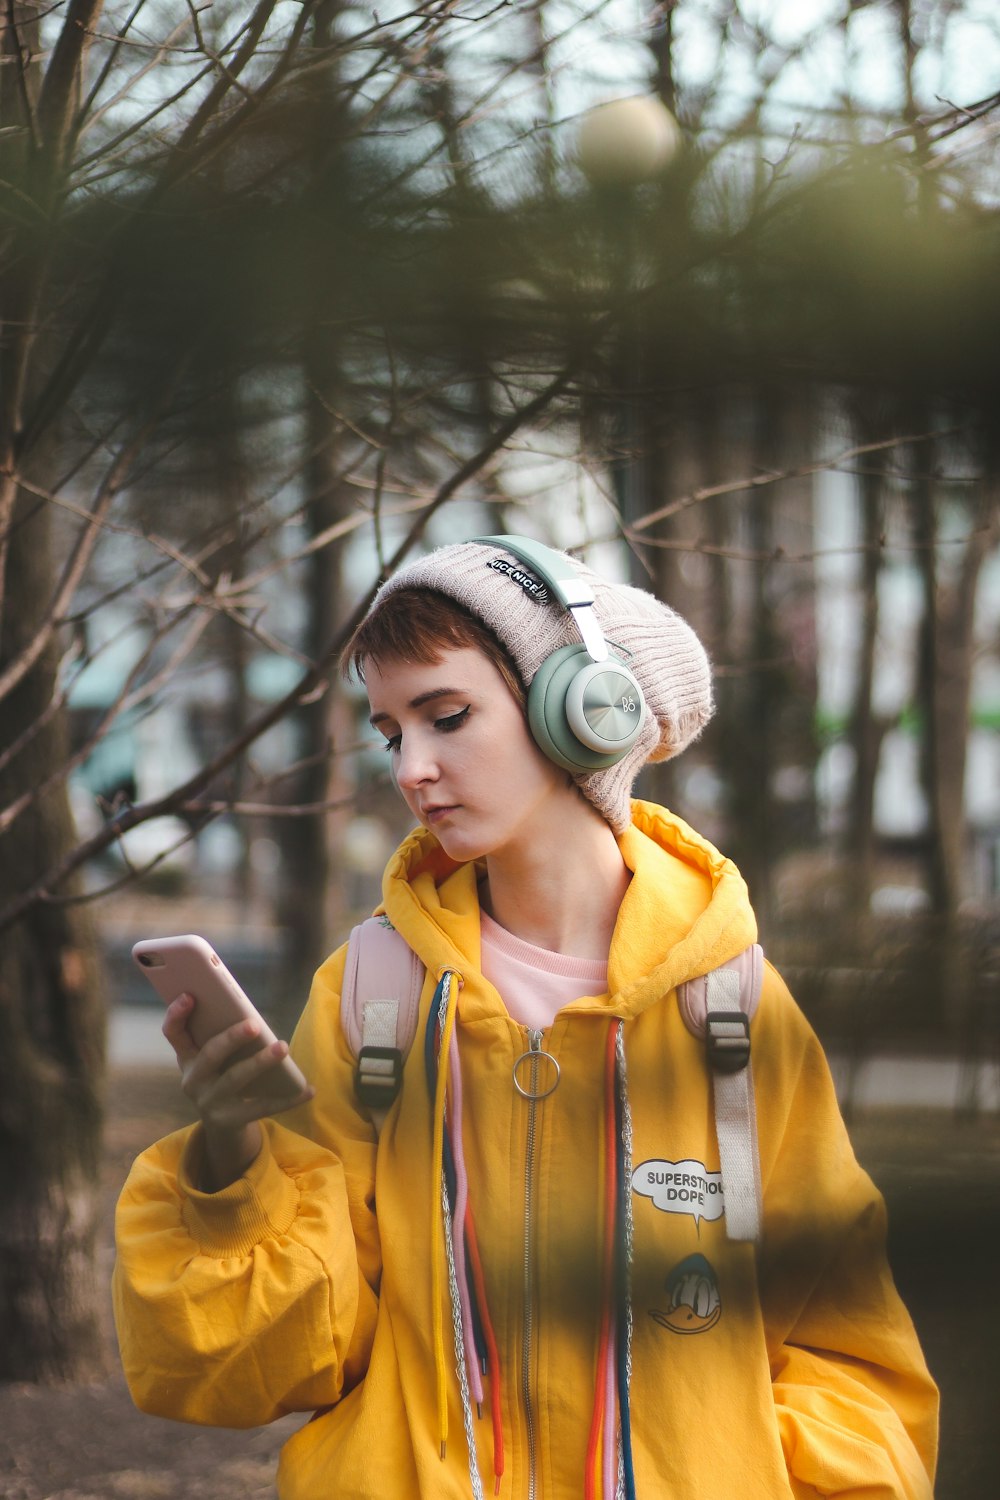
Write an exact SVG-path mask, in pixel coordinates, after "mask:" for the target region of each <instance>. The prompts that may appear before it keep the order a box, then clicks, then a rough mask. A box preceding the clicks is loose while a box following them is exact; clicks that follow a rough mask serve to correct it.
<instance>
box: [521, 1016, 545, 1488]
mask: <svg viewBox="0 0 1000 1500" xmlns="http://www.w3.org/2000/svg"><path fill="white" fill-rule="evenodd" d="M528 1050H529V1052H530V1054H531V1057H530V1061H529V1075H528V1076H529V1083H528V1088H527V1090H525V1091H524V1092H525V1095H526V1098H527V1102H528V1137H527V1143H526V1145H525V1151H524V1286H523V1292H524V1322H523V1326H522V1329H521V1396H522V1399H523V1401H524V1419H525V1429H526V1432H527V1437H528V1500H535V1467H536V1454H535V1413H534V1407H533V1405H532V1398H531V1349H532V1337H533V1334H534V1326H533V1325H534V1316H533V1297H534V1278H533V1276H532V1269H533V1266H532V1262H533V1257H532V1242H533V1240H534V1206H535V1111H536V1109H537V1107H538V1098H537V1095H538V1058H539V1054H540V1053H541V1050H542V1033H541V1032H540V1031H529V1032H528Z"/></svg>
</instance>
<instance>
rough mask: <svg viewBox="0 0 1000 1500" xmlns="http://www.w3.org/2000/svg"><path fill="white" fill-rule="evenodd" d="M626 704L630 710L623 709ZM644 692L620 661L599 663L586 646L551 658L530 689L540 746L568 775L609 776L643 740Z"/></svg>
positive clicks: (573, 647)
mask: <svg viewBox="0 0 1000 1500" xmlns="http://www.w3.org/2000/svg"><path fill="white" fill-rule="evenodd" d="M623 700H625V702H626V703H627V704H628V705H631V706H624V707H623ZM644 717H645V703H644V701H643V697H642V689H641V688H640V687H639V684H638V682H637V681H636V680H635V677H634V676H633V675H632V673H631V672H630V671H629V670H628V668H627V667H625V666H623V665H622V663H621V662H619V661H617V660H616V659H615V658H614V657H609V658H608V659H607V660H606V661H603V662H595V661H594V660H593V658H592V657H591V655H590V653H589V652H588V651H587V649H586V647H585V646H583V645H582V644H581V645H571V646H561V647H560V648H559V650H558V651H553V653H552V655H551V656H548V657H546V659H545V661H543V662H542V664H541V666H540V667H539V668H538V671H537V672H536V673H535V675H534V677H533V678H532V679H531V686H530V687H529V689H528V725H529V728H530V729H531V733H532V735H533V737H534V740H535V743H536V744H537V745H538V747H539V749H540V750H541V751H542V752H543V754H545V755H547V756H548V758H549V760H551V761H554V762H555V764H556V765H557V766H562V768H563V770H565V771H573V772H576V773H586V772H588V771H604V770H607V769H608V767H609V766H614V765H617V764H618V762H619V761H620V760H622V759H624V757H625V756H626V755H627V754H628V752H629V750H631V748H632V746H633V745H634V744H635V742H636V740H637V739H638V737H639V732H640V730H641V729H642V724H643V720H644Z"/></svg>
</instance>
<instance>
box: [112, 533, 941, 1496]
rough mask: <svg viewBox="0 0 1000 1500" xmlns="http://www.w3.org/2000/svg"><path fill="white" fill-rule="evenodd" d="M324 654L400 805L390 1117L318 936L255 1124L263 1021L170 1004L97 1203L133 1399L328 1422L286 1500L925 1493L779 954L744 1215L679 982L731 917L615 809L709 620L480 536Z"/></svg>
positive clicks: (899, 1342) (737, 894)
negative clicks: (747, 1215) (200, 1031)
mask: <svg viewBox="0 0 1000 1500" xmlns="http://www.w3.org/2000/svg"><path fill="white" fill-rule="evenodd" d="M346 658H347V662H348V665H349V666H352V667H353V668H354V669H355V670H356V671H358V672H359V674H360V675H361V676H362V678H363V680H364V683H365V686H366V689H367V692H368V697H369V700H370V704H371V721H372V724H373V726H374V727H375V728H376V729H377V730H378V732H379V733H380V734H381V735H382V736H383V737H384V739H385V742H386V749H387V751H388V754H389V760H390V765H391V766H392V768H393V774H394V777H395V780H396V783H397V785H398V787H399V791H400V793H401V795H402V796H403V798H404V800H405V801H406V804H407V806H408V808H409V810H410V812H411V814H412V815H413V817H414V819H415V820H416V822H417V824H418V825H419V826H418V828H417V829H416V830H415V832H414V833H413V834H411V835H410V837H409V838H408V839H406V840H405V842H404V843H403V845H402V846H401V848H400V849H399V850H398V851H397V853H396V854H395V855H394V857H393V858H392V860H391V861H390V863H389V865H388V867H387V869H386V873H385V878H384V885H383V907H382V910H383V912H384V915H385V919H386V921H387V923H389V924H391V926H392V927H393V928H395V930H396V931H397V933H398V934H399V935H400V936H401V938H402V939H405V942H406V943H407V944H408V945H409V948H410V949H412V951H413V952H414V953H415V954H416V955H417V957H418V958H419V960H420V961H421V963H422V964H423V965H424V966H425V970H426V977H425V979H424V982H423V989H422V994H421V1002H420V1018H419V1025H418V1029H417V1043H416V1045H414V1046H413V1047H412V1049H411V1050H410V1052H409V1054H408V1056H407V1058H406V1063H405V1068H404V1070H403V1082H402V1088H401V1090H400V1092H399V1095H398V1100H397V1102H396V1103H395V1104H394V1106H393V1108H392V1109H391V1111H390V1112H389V1114H388V1118H387V1119H386V1120H385V1123H384V1126H383V1127H382V1129H381V1132H379V1131H377V1129H376V1125H375V1123H374V1122H373V1120H372V1117H371V1115H370V1114H369V1112H368V1111H367V1110H366V1108H365V1107H364V1106H363V1105H362V1104H361V1103H360V1102H359V1100H358V1098H357V1095H356V1092H355V1086H354V1071H355V1059H354V1057H353V1055H352V1052H351V1050H350V1047H349V1045H348V1042H347V1040H346V1038H345V1033H344V1028H343V1026H342V1025H341V1018H340V1000H339V997H340V991H341V988H342V983H343V975H344V964H345V954H344V951H343V950H340V951H338V952H337V953H335V954H334V955H333V956H332V957H331V958H330V959H328V960H327V962H326V963H325V964H324V965H323V967H322V968H321V969H320V970H319V973H318V974H317V976H316V980H315V983H314V986H313V991H312V994H311V997H310V1000H309V1004H308V1006H307V1008H306V1010H305V1012H304V1014H303V1017H302V1020H301V1022H300V1024H299V1026H298V1028H297V1030H296V1035H295V1037H294V1039H293V1044H292V1050H293V1052H294V1054H295V1056H296V1057H297V1059H298V1061H299V1063H300V1065H301V1067H302V1069H303V1071H304V1073H305V1074H306V1076H307V1077H308V1078H309V1079H310V1082H311V1092H310V1093H308V1094H307V1095H305V1096H304V1097H303V1099H302V1100H301V1102H300V1103H299V1104H298V1105H297V1106H296V1107H295V1108H294V1109H293V1110H292V1111H291V1112H289V1113H287V1114H286V1115H284V1116H283V1119H282V1121H281V1122H280V1123H279V1122H277V1121H275V1120H273V1119H267V1118H264V1116H265V1115H266V1114H267V1107H268V1106H267V1103H266V1101H265V1102H264V1103H263V1104H261V1103H251V1102H248V1101H247V1100H246V1099H245V1097H243V1094H242V1092H241V1091H242V1090H245V1087H246V1084H247V1082H248V1080H249V1079H250V1078H251V1077H256V1075H257V1074H258V1073H259V1072H261V1071H266V1069H267V1068H268V1067H269V1066H270V1065H271V1064H272V1063H273V1062H274V1061H275V1060H276V1058H277V1056H278V1055H279V1054H280V1053H281V1051H282V1047H281V1045H280V1044H279V1046H278V1047H277V1048H276V1049H275V1051H274V1054H273V1055H272V1054H265V1055H258V1057H257V1058H255V1059H251V1060H249V1061H245V1062H241V1063H238V1064H237V1065H235V1066H234V1067H232V1069H231V1070H228V1071H227V1069H226V1064H227V1062H228V1060H229V1058H230V1055H231V1053H232V1052H233V1051H234V1050H235V1049H236V1048H237V1047H238V1046H239V1045H240V1043H241V1042H242V1041H243V1040H245V1037H244V1035H243V1034H242V1032H241V1030H240V1028H233V1031H232V1032H231V1033H229V1034H226V1035H224V1036H223V1037H221V1038H216V1039H214V1040H213V1041H212V1042H211V1043H209V1044H208V1045H206V1046H205V1047H204V1048H203V1049H202V1050H201V1051H200V1052H199V1051H198V1050H197V1049H196V1048H195V1047H194V1045H193V1043H192V1042H191V1040H190V1037H189V1036H188V1033H187V1030H186V1020H187V1016H188V1014H189V1008H190V1003H191V1002H190V1001H189V1000H187V999H183V1000H179V1001H177V1002H175V1003H174V1004H173V1005H172V1006H171V1007H170V1009H169V1010H168V1013H167V1018H166V1021H165V1023H164V1032H165V1034H166V1036H167V1038H168V1040H169V1041H170V1042H171V1043H172V1045H173V1046H174V1048H175V1050H176V1052H177V1056H178V1060H179V1063H180V1067H181V1071H182V1074H183V1078H184V1086H185V1088H186V1090H187V1092H188V1094H189V1095H190V1097H191V1099H192V1100H193V1102H194V1104H195V1106H196V1108H197V1110H198V1113H199V1115H200V1123H199V1124H198V1125H197V1126H196V1127H194V1128H193V1129H192V1130H190V1131H186V1132H180V1133H178V1134H176V1135H174V1136H171V1137H168V1138H167V1140H165V1141H162V1142H160V1143H159V1145H157V1146H155V1147H153V1148H152V1150H151V1151H149V1152H147V1153H146V1154H145V1156H144V1157H142V1158H140V1160H139V1161H138V1162H137V1164H136V1166H135V1168H134V1170H133V1173H132V1175H131V1177H130V1179H129V1182H128V1184H127V1185H126V1188H125V1191H124V1193H123V1195H122V1201H121V1205H120V1209H119V1220H118V1234H119V1258H118V1264H117V1268H116V1273H115V1308H116V1316H117V1322H118V1330H119V1337H120V1341H121V1345H122V1353H123V1360H124V1364H125V1368H126V1371H127V1374H128V1377H129V1381H130V1384H131V1387H132V1391H133V1395H134V1397H135V1399H136V1401H137V1403H138V1404H139V1405H140V1406H141V1407H142V1408H143V1409H144V1410H149V1411H154V1412H157V1413H159V1414H161V1415H165V1416H171V1417H176V1418H183V1419H186V1420H190V1421H197V1422H207V1423H217V1424H223V1425H229V1426H236V1425H241V1426H250V1425H256V1424H259V1423H263V1422H267V1421H269V1420H272V1419H273V1418H275V1417H278V1416H280V1415H283V1414H285V1413H288V1412H293V1411H303V1412H306V1411H308V1412H315V1413H316V1416H315V1419H314V1420H313V1421H311V1422H308V1423H307V1424H306V1425H304V1426H303V1427H302V1428H301V1429H300V1430H299V1431H298V1432H297V1433H296V1434H295V1435H294V1436H293V1437H292V1438H291V1439H290V1441H289V1442H288V1443H287V1444H286V1447H285V1449H284V1451H283V1455H282V1460H281V1464H280V1468H279V1477H278V1489H279V1493H280V1495H281V1497H282V1500H319V1497H321V1496H322V1497H326V1496H328V1495H337V1496H338V1497H340V1500H350V1497H361V1496H373V1497H374V1496H378V1497H380V1500H383V1497H384V1500H394V1497H401V1500H402V1497H407V1500H409V1497H414V1496H434V1497H441V1496H455V1497H458V1496H468V1495H469V1494H473V1495H480V1494H483V1493H484V1486H486V1487H492V1488H493V1490H494V1492H495V1493H496V1494H498V1495H502V1496H511V1497H515V1496H516V1497H522V1496H524V1497H526V1496H532V1497H534V1496H538V1497H544V1500H562V1497H566V1500H570V1497H572V1500H578V1497H579V1496H581V1495H584V1496H598V1495H600V1496H602V1497H604V1500H611V1497H612V1496H614V1495H615V1494H616V1493H620V1494H624V1495H635V1496H639V1497H653V1496H662V1495H667V1494H669V1495H670V1496H671V1497H674V1500H695V1497H697V1500H704V1497H706V1496H722V1497H730V1496H740V1497H741V1500H758V1497H759V1500H777V1497H789V1496H792V1497H796V1500H800V1497H804V1496H816V1495H841V1496H848V1495H850V1496H858V1497H860V1496H861V1495H863V1494H864V1495H870V1496H871V1497H872V1500H875V1497H876V1496H877V1497H879V1500H890V1497H893V1500H918V1497H919V1500H928V1497H930V1495H931V1484H932V1474H933V1464H934V1452H935V1441H936V1392H935V1390H934V1386H933V1383H932V1381H931V1380H930V1377H929V1375H928V1373H927V1370H926V1367H925V1365H924V1362H923V1359H922V1356H921V1353H920V1350H919V1346H918V1344H917V1341H916V1337H915V1334H914V1332H913V1329H912V1326H911V1324H910V1321H909V1318H908V1317H907V1314H906V1312H905V1309H904V1308H903V1306H902V1304H901V1303H900V1301H899V1298H898V1296H897V1294H896V1292H895V1289H894V1287H893V1284H892V1279H891V1276H890V1273H889V1270H888V1267H887V1264H886V1260H885V1253H884V1212H883V1205H882V1201H881V1199H880V1197H879V1195H878V1193H877V1192H876V1190H875V1188H874V1187H873V1185H872V1184H871V1182H870V1181H869V1179H868V1178H867V1177H866V1175H865V1174H864V1173H863V1172H862V1171H861V1169H860V1168H859V1167H858V1165H857V1163H856V1162H855V1160H854V1157H853V1154H852V1151H851V1148H850V1145H849V1142H848V1139H847V1135H846V1132H845V1129H844V1126H843V1123H842V1121H841V1119H840V1116H839V1113H838V1110H837V1106H836V1102H835V1098H834V1093H833V1088H832V1085H831V1081H830V1077H829V1072H828V1069H827V1067H826V1064H825V1061H824V1059H823V1056H822V1053H821V1050H820V1047H819V1044H818V1042H817V1041H816V1039H815V1037H814V1035H813V1033H812V1032H811V1030H810V1029H809V1027H808V1025H807V1024H806V1022H805V1020H804V1019H803V1017H802V1015H801V1014H800V1012H799V1011H798V1010H797V1008H796V1007H795V1005H794V1003H793V1001H792V1000H791V998H790V997H789V995H788V993H787V991H786V989H785V988H784V986H783V984H782V983H781V980H780V979H779V978H778V976H777V975H776V974H775V973H774V972H773V971H771V970H768V971H767V973H766V976H765V980H764V987H763V994H762V997H761V1001H760V1005H759V1008H758V1011H757V1014H756V1018H755V1020H754V1022H753V1027H752V1031H751V1035H752V1045H753V1056H754V1073H755V1077H756V1100H757V1130H758V1137H759V1160H760V1177H761V1183H762V1186H763V1234H762V1238H761V1241H760V1244H759V1245H755V1244H754V1243H752V1242H751V1241H747V1240H740V1239H737V1238H734V1237H732V1235H731V1233H730V1232H727V1231H728V1229H729V1228H730V1226H728V1225H727V1220H726V1213H725V1204H724V1201H723V1197H722V1195H721V1191H720V1176H719V1148H718V1140H717V1135H716V1124H715V1120H714V1117H713V1108H712V1102H711V1100H712V1084H711V1080H710V1077H709V1069H708V1067H707V1066H706V1061H705V1055H704V1048H703V1047H702V1046H701V1045H699V1043H698V1042H697V1041H696V1040H695V1038H694V1037H693V1036H692V1035H691V1033H690V1032H689V1031H688V1029H687V1028H686V1026H685V1024H684V1020H683V1019H682V1016H681V1012H680V1008H679V1005H678V1003H677V997H678V992H679V987H682V986H684V984H685V983H686V982H687V981H689V980H691V979H693V978H694V977H695V976H698V975H703V974H706V973H707V972H708V971H710V970H712V969H714V968H716V967H717V966H718V965H720V964H722V963H724V962H726V961H728V960H730V959H733V958H734V957H735V956H736V955H738V954H740V953H741V952H742V951H743V950H745V949H746V948H747V947H748V945H750V944H752V943H753V942H754V941H755V937H756V925H755V922H754V917H753V913H752V911H751V909H750V906H749V902H748V899H747V892H746V887H745V885H744V883H743V881H742V879H741V878H740V876H739V874H738V872H737V871H736V869H735V868H734V866H733V865H732V864H731V863H730V862H729V861H727V860H725V859H724V858H723V857H722V856H721V855H720V854H719V853H718V852H717V851H716V850H715V849H713V848H712V847H711V845H709V844H708V843H707V842H706V841H705V840H703V839H701V838H700V837H699V836H698V835H697V834H696V833H695V832H694V831H693V830H692V829H691V828H689V827H688V826H687V825H686V824H684V823H683V822H682V821H681V820H680V819H679V818H677V817H675V816H674V815H673V814H671V813H669V812H667V811H666V810H664V809H663V808H660V807H656V806H653V805H651V804H644V803H641V802H630V789H631V785H632V782H633V780H634V778H635V776H636V774H637V773H638V771H639V769H640V768H641V766H642V765H644V764H645V763H646V762H648V761H651V760H658V759H663V758H666V757H668V756H671V755H675V754H677V753H679V752H680V751H681V750H683V749H684V747H685V746H686V745H687V744H688V743H690V741H691V740H692V739H693V738H695V737H696V736H697V734H698V733H700V731H701V729H702V727H703V726H704V724H705V723H706V722H707V720H708V718H709V717H710V714H711V711H712V701H711V683H710V674H709V668H708V663H707V660H706V657H705V653H704V651H703V649H702V647H701V645H700V642H699V641H698V640H697V637H696V636H695V635H694V633H693V632H692V631H691V630H690V628H689V627H688V626H687V625H686V624H685V623H684V622H683V621H682V620H681V619H680V618H679V617H678V616H677V615H676V614H675V613H674V612H673V611H671V610H670V609H668V608H667V607H666V606H665V605H663V604H661V603H659V602H658V601H657V600H656V599H654V598H653V597H652V596H651V595H649V594H646V593H644V592H643V591H641V590H637V589H632V588H627V587H622V586H614V585H611V584H608V583H606V582H604V581H603V580H601V579H600V578H598V577H596V576H595V575H594V574H592V573H590V572H589V570H587V569H585V568H583V567H582V566H580V565H578V564H576V563H574V562H573V561H572V560H571V559H569V558H567V557H565V556H563V555H562V554H559V553H553V552H551V551H549V550H548V549H544V548H540V547H538V546H537V544H532V543H530V542H526V541H525V540H524V539H518V538H484V539H479V540H477V541H475V542H470V543H464V544H460V545H457V546H451V547H445V548H442V549H440V550H439V551H437V552H435V553H432V554H430V555H429V556H428V557H425V558H423V559H421V560H419V561H417V562H415V563H413V564H412V565H410V566H408V567H406V568H404V569H403V570H402V571H401V572H400V573H398V574H396V575H395V576H394V577H393V578H392V579H390V580H389V582H388V583H387V584H385V585H384V586H383V588H382V590H381V591H380V593H379V595H378V596H377V598H376V600H375V603H374V605H373V607H372V610H371V611H370V612H369V615H368V617H367V619H366V620H365V621H364V622H363V624H362V625H361V627H360V629H359V630H358V632H357V633H356V635H355V637H354V639H353V641H352V642H351V644H350V646H349V648H348V651H347V653H346ZM442 1180H443V1181H444V1184H445V1186H444V1188H442ZM729 1212H730V1217H732V1216H733V1212H734V1208H733V1205H732V1204H730V1208H729ZM456 1224H457V1225H458V1226H459V1227H460V1228H462V1229H464V1233H462V1232H459V1233H456V1232H455V1225H456ZM484 1370H485V1374H484Z"/></svg>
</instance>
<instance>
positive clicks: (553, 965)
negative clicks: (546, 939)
mask: <svg viewBox="0 0 1000 1500" xmlns="http://www.w3.org/2000/svg"><path fill="white" fill-rule="evenodd" d="M481 916H482V967H483V977H484V978H485V979H488V980H489V982H490V984H492V985H493V987H494V989H496V990H498V991H499V993H500V997H501V999H502V1000H503V1003H504V1005H505V1006H506V1007H507V1014H508V1015H509V1016H510V1017H511V1019H512V1020H514V1021H518V1022H519V1023H520V1024H521V1025H522V1026H527V1027H528V1028H529V1029H530V1030H532V1031H544V1030H545V1028H546V1026H551V1024H552V1022H553V1020H554V1019H555V1015H556V1012H557V1011H560V1010H562V1008H563V1006H564V1005H568V1004H569V1003H570V1001H571V1000H578V999H579V998H580V996H581V995H603V994H604V991H605V990H606V989H607V987H608V965H607V961H606V960H604V959H599V958H566V957H565V955H564V954H562V953H550V952H549V951H548V949H547V948H536V947H535V946H534V944H533V943H525V942H523V941H522V940H521V938H517V937H514V935H513V933H510V932H508V931H507V930H506V928H504V927H500V926H499V925H498V924H497V923H496V922H494V921H493V918H492V917H488V916H487V915H486V913H485V912H482V913H481Z"/></svg>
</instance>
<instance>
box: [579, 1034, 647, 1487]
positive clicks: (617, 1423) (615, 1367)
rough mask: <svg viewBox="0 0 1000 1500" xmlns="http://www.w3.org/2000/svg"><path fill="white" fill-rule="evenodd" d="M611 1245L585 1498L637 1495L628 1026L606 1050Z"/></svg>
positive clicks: (607, 1232) (605, 1165) (605, 1265)
mask: <svg viewBox="0 0 1000 1500" xmlns="http://www.w3.org/2000/svg"><path fill="white" fill-rule="evenodd" d="M601 1144H602V1152H601V1157H602V1169H603V1177H604V1245H603V1255H602V1262H601V1306H602V1315H601V1327H600V1333H599V1337H598V1351H597V1375H596V1381H595V1388H594V1407H593V1411H592V1414H591V1423H590V1436H589V1441H588V1444H587V1460H586V1470H585V1475H584V1495H585V1500H598V1496H599V1497H600V1500H635V1473H634V1469H633V1462H632V1424H631V1413H630V1408H629V1389H630V1387H631V1383H632V1296H631V1280H632V1241H633V1225H632V1191H631V1183H632V1116H631V1112H630V1110H629V1102H628V1074H627V1071H626V1066H625V1026H624V1022H622V1021H614V1022H612V1024H611V1026H610V1027H609V1029H608V1038H607V1044H606V1047H605V1054H604V1125H603V1130H602V1136H601Z"/></svg>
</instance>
